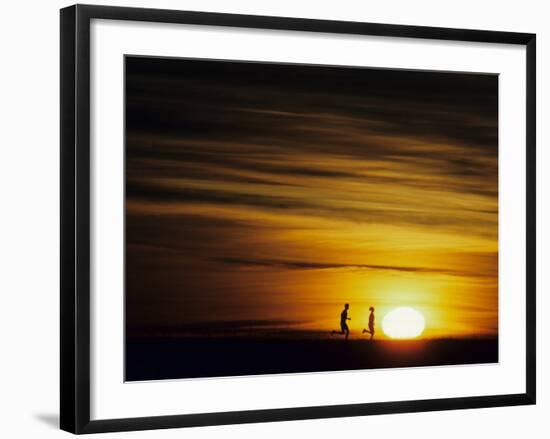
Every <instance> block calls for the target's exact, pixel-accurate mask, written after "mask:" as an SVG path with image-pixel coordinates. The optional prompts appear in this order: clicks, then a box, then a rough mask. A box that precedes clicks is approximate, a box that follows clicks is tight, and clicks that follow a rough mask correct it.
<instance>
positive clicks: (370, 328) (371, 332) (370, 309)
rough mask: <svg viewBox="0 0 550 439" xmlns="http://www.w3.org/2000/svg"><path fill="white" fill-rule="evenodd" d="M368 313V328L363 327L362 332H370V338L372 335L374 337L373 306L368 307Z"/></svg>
mask: <svg viewBox="0 0 550 439" xmlns="http://www.w3.org/2000/svg"><path fill="white" fill-rule="evenodd" d="M369 311H370V314H369V329H368V330H366V329H363V334H365V333H366V332H368V333H369V334H370V339H371V340H372V337H374V307H372V306H371V307H370V308H369Z"/></svg>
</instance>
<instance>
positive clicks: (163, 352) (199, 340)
mask: <svg viewBox="0 0 550 439" xmlns="http://www.w3.org/2000/svg"><path fill="white" fill-rule="evenodd" d="M496 362H498V339H497V338H485V339H433V340H376V339H375V340H373V341H370V340H368V338H366V337H365V338H363V339H359V338H357V339H353V338H350V339H349V340H348V341H347V342H346V341H344V340H342V339H341V338H336V339H306V338H300V339H292V338H261V337H256V338H254V337H190V338H184V339H180V340H177V339H174V340H159V339H150V340H142V341H129V342H128V343H127V344H126V380H127V381H140V380H156V379H170V378H172V379H173V378H198V377H218V376H239V375H257V374H274V373H298V372H322V371H337V370H357V369H374V368H389V367H413V366H438V365H453V364H476V363H496Z"/></svg>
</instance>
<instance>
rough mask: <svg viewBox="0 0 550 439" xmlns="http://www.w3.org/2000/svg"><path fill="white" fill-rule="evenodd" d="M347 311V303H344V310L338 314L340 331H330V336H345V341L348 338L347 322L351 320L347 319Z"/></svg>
mask: <svg viewBox="0 0 550 439" xmlns="http://www.w3.org/2000/svg"><path fill="white" fill-rule="evenodd" d="M348 310H349V303H346V304H345V305H344V310H343V311H342V313H341V314H340V331H332V332H331V335H334V334H342V335H343V334H346V340H347V339H348V337H349V328H348V322H347V321H348V320H351V318H350V317H348Z"/></svg>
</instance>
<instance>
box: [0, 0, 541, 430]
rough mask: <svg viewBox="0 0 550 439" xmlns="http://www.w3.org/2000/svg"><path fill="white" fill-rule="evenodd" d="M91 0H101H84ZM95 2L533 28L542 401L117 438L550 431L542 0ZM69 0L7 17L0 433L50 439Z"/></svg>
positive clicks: (0, 215)
mask: <svg viewBox="0 0 550 439" xmlns="http://www.w3.org/2000/svg"><path fill="white" fill-rule="evenodd" d="M88 3H96V2H94V1H88ZM98 3H99V4H112V5H120V6H143V7H159V8H161V7H162V8H172V9H188V10H205V11H219V12H234V13H249V14H263V15H281V16H297V17H298V16H299V17H310V18H324V19H339V20H355V21H369V22H380V23H396V24H415V25H429V26H445V27H463V28H474V29H489V30H506V31H517V32H535V33H537V45H538V53H537V56H538V68H537V75H538V84H537V87H538V93H537V99H538V104H537V111H538V117H537V119H538V122H537V123H538V166H537V168H538V196H537V198H538V214H537V216H538V219H537V221H538V263H537V266H538V267H537V269H538V272H539V275H538V321H539V324H538V352H539V361H538V369H539V373H538V392H539V397H538V401H539V402H538V404H537V406H528V407H510V408H495V409H483V410H462V411H454V412H437V413H422V414H403V415H386V416H371V417H365V418H345V419H337V420H334V419H327V420H316V421H301V422H282V423H272V424H256V425H241V426H228V427H208V428H199V429H186V430H184V431H182V430H165V431H154V432H135V433H117V434H116V436H115V435H114V434H110V435H109V436H110V437H127V436H128V437H130V436H132V437H143V438H153V437H155V438H157V437H158V438H169V437H181V435H182V434H185V435H186V437H188V438H214V437H242V438H258V437H262V438H279V437H299V436H302V437H303V436H315V437H327V438H328V437H347V438H352V437H354V436H356V437H359V436H360V437H366V438H369V437H376V438H377V439H393V438H399V437H407V438H416V437H418V438H423V439H430V438H441V437H445V438H448V439H452V438H460V439H464V438H473V439H474V438H481V437H485V436H487V437H503V438H512V437H514V438H517V437H532V438H545V437H549V435H550V420H549V418H550V396H549V392H550V379H548V376H547V375H546V374H545V367H548V364H549V360H550V358H549V356H550V345H549V344H548V340H549V339H550V334H549V331H550V325H548V324H547V323H546V322H545V321H544V319H543V317H544V316H543V310H544V309H545V308H546V307H547V306H548V300H547V299H546V298H545V297H544V296H546V294H545V292H547V291H548V290H549V289H550V274H549V273H550V253H549V250H548V248H549V247H550V232H549V229H548V228H547V227H545V225H546V224H549V223H550V205H549V203H548V198H549V189H550V174H548V173H547V174H546V175H545V170H546V168H547V167H548V166H549V165H550V152H549V150H548V149H547V148H543V145H545V144H546V143H547V142H548V133H549V131H548V128H547V126H548V125H547V124H545V123H544V121H547V120H548V118H549V117H550V112H549V111H550V110H549V109H548V104H549V103H550V87H549V85H548V81H547V79H546V78H548V77H550V52H549V45H550V14H549V10H548V8H547V7H546V3H547V2H544V1H542V0H538V1H535V0H523V1H521V2H518V1H513V2H507V1H504V0H500V1H497V0H485V1H483V0H474V1H471V0H461V1H453V2H444V1H441V0H439V1H438V0H434V1H432V0H414V1H410V0H402V1H401V0H383V1H376V2H375V1H370V2H367V1H351V0H340V1H337V2H335V1H330V2H328V1H327V2H322V1H320V0H317V1H306V0H277V1H275V0H269V1H267V0H266V1H263V2H259V1H254V0H232V1H231V2H228V1H223V0H202V1H200V0H172V1H170V0H159V1H155V2H153V1H123V0H117V1H116V2H113V1H108V0H104V1H100V2H98ZM69 4H70V3H68V2H63V1H58V0H55V1H32V0H30V1H29V0H27V1H21V2H15V1H12V2H9V3H4V4H3V5H2V9H1V13H0V17H1V18H0V20H1V21H0V23H1V24H0V32H1V38H0V48H1V50H0V112H1V114H0V116H1V118H0V120H1V124H0V127H1V128H0V267H1V268H0V295H1V296H0V297H1V298H2V299H3V300H2V302H0V436H2V437H7V438H18V437H29V438H45V439H47V438H54V437H62V436H66V435H67V433H64V432H61V431H59V430H58V429H57V422H58V404H59V397H58V386H59V379H58V367H59V361H58V357H59V343H58V335H59V334H58V332H59V325H58V320H59V311H58V303H59V300H58V297H59V296H58V290H59V274H58V273H59V262H58V260H59V244H58V241H59V232H58V221H59V215H58V212H59V196H58V188H59V177H58V176H59V160H58V158H59V149H58V148H59V147H58V144H59V117H58V108H59V107H58V105H59V98H58V96H59V87H58V75H59V67H58V66H59V48H58V47H59V18H58V17H59V13H58V9H59V8H61V7H63V6H66V5H69Z"/></svg>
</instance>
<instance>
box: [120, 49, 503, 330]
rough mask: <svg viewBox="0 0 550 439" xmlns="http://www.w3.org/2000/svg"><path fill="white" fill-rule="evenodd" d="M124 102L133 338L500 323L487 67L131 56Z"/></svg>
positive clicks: (492, 89)
mask: <svg viewBox="0 0 550 439" xmlns="http://www.w3.org/2000/svg"><path fill="white" fill-rule="evenodd" d="M126 99H127V101H126V142H127V143H126V319H127V320H126V321H127V334H128V335H129V336H130V337H132V336H138V335H144V334H145V335H147V334H165V333H168V334H173V335H181V336H183V335H193V334H200V333H201V332H204V331H212V330H214V329H218V330H219V331H220V332H226V331H235V332H239V331H245V332H246V331H260V330H263V331H265V330H273V331H285V330H312V331H313V330H315V331H317V330H320V331H327V332H329V331H330V330H331V329H337V328H338V327H339V314H340V312H341V309H342V306H343V304H344V303H345V302H348V303H350V312H349V314H350V317H352V321H351V322H350V329H351V331H352V336H353V335H354V334H359V332H360V331H361V330H362V329H363V327H366V326H367V322H368V308H369V306H371V305H372V306H374V307H376V316H377V321H376V323H377V330H378V331H379V332H378V333H377V334H380V336H382V331H381V322H382V318H383V316H384V315H385V313H387V312H388V311H389V310H391V309H392V308H395V307H398V306H410V307H413V308H415V309H417V310H419V311H420V312H421V313H422V314H423V315H424V316H425V319H426V331H425V333H424V336H426V337H446V336H458V337H462V336H472V335H474V336H485V335H496V333H497V329H498V77H497V76H495V75H479V74H455V73H430V72H418V71H393V70H375V69H366V68H341V67H340V68H336V67H318V66H303V65H302V66H299V65H280V64H279V65H277V64H265V63H245V62H222V61H200V60H181V59H160V58H140V57H127V58H126ZM357 337H359V335H357Z"/></svg>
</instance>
